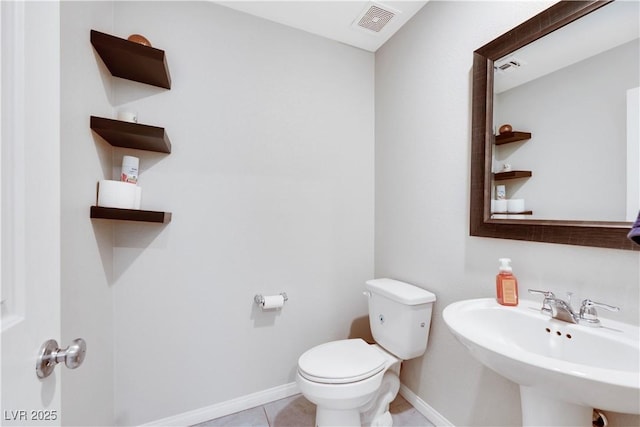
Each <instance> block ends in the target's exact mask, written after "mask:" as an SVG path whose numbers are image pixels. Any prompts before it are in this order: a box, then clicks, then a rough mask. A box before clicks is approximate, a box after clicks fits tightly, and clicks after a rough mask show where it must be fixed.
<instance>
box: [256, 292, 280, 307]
mask: <svg viewBox="0 0 640 427" xmlns="http://www.w3.org/2000/svg"><path fill="white" fill-rule="evenodd" d="M260 306H261V307H262V309H263V310H270V309H274V308H282V307H283V306H284V296H282V295H267V296H265V297H264V301H263V302H262V304H260Z"/></svg>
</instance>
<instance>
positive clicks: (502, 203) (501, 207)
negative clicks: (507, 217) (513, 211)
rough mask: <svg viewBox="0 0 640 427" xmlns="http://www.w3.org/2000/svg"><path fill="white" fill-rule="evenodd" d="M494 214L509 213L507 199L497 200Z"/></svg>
mask: <svg viewBox="0 0 640 427" xmlns="http://www.w3.org/2000/svg"><path fill="white" fill-rule="evenodd" d="M493 211H494V212H506V211H507V201H506V200H505V199H501V200H495V201H494V204H493Z"/></svg>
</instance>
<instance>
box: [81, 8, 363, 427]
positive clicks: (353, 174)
mask: <svg viewBox="0 0 640 427" xmlns="http://www.w3.org/2000/svg"><path fill="white" fill-rule="evenodd" d="M114 10H115V19H114V22H115V29H114V33H115V35H117V36H121V37H127V36H128V35H129V34H131V33H140V34H143V35H144V36H146V37H147V38H148V39H149V40H150V41H151V43H152V44H153V45H154V46H157V47H158V48H161V49H164V50H165V51H166V53H167V61H168V64H169V69H170V72H171V77H172V80H173V87H172V89H171V90H170V91H166V90H162V89H156V88H150V87H148V86H145V85H140V84H138V83H131V82H123V81H118V82H117V85H116V89H115V98H114V103H113V105H114V107H116V108H130V109H133V110H136V111H137V112H138V117H139V121H140V122H141V123H147V124H153V125H158V126H164V127H165V128H166V129H167V133H168V135H169V137H170V139H171V142H172V145H173V152H172V153H171V154H170V155H163V154H154V153H145V152H131V151H126V150H116V151H115V152H114V153H115V154H114V164H115V165H116V169H117V166H118V165H119V162H120V159H121V156H122V154H124V153H132V154H134V155H138V156H139V157H140V165H141V166H140V168H141V172H140V180H139V184H140V186H141V187H142V189H143V194H142V198H143V201H142V206H143V208H150V209H162V210H169V211H171V212H173V220H172V222H171V223H170V224H169V225H167V226H164V227H163V226H157V225H145V224H133V223H126V224H118V225H117V226H115V227H114V236H115V237H114V239H115V245H114V246H115V247H114V252H113V255H114V270H113V284H112V290H113V298H114V300H113V307H114V311H113V318H114V337H115V341H114V358H115V422H116V423H117V424H119V425H129V424H139V423H143V422H148V421H153V420H158V419H160V418H163V417H167V416H171V415H175V414H179V413H182V412H185V411H188V410H193V409H197V408H202V407H205V406H208V405H213V404H215V403H219V402H224V401H227V400H230V399H232V398H236V397H239V396H244V395H247V394H250V393H254V392H256V391H261V390H265V389H268V388H271V387H276V386H280V385H283V384H286V383H289V382H293V381H294V380H295V376H294V375H295V367H296V361H297V358H298V357H299V355H300V354H301V353H302V352H304V351H305V350H307V349H308V348H310V347H311V346H313V345H315V344H319V343H321V342H325V341H327V340H332V339H337V338H345V337H347V335H348V334H349V330H350V326H351V322H352V320H353V319H354V318H356V317H360V316H364V315H365V314H366V304H365V303H366V302H365V300H364V298H363V296H362V289H363V286H364V281H365V280H367V279H369V278H371V277H372V275H373V180H374V174H373V150H374V138H373V131H374V108H373V97H374V95H373V94H374V78H373V77H374V75H373V71H374V56H373V54H371V53H368V52H365V51H362V50H358V49H355V48H352V47H348V46H345V45H342V44H339V43H336V42H332V41H328V40H326V39H322V38H319V37H316V36H312V35H310V34H306V33H303V32H300V31H297V30H293V29H290V28H287V27H284V26H281V25H278V24H274V23H271V22H268V21H265V20H261V19H257V18H254V17H251V16H249V15H246V14H242V13H239V12H236V11H233V10H231V9H227V8H224V7H221V6H218V5H215V4H212V3H209V2H157V3H152V2H115V3H114ZM88 113H89V112H87V114H88ZM282 291H285V292H287V294H288V296H289V301H288V302H287V304H286V306H285V307H284V309H283V310H282V311H281V312H275V313H273V312H272V313H263V312H261V311H260V310H257V309H256V306H255V304H254V302H253V297H254V295H255V294H257V293H264V294H276V293H279V292H282Z"/></svg>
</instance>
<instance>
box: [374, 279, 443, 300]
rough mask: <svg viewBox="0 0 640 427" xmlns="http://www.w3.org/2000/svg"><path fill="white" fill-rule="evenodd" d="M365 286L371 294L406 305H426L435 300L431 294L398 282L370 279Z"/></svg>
mask: <svg viewBox="0 0 640 427" xmlns="http://www.w3.org/2000/svg"><path fill="white" fill-rule="evenodd" d="M366 286H367V289H368V290H369V291H371V292H374V293H377V294H379V295H382V296H385V297H387V298H389V299H392V300H394V301H398V302H399V303H402V304H406V305H418V304H426V303H429V302H434V301H435V300H436V296H435V295H434V294H433V293H431V292H429V291H427V290H425V289H422V288H419V287H417V286H415V285H410V284H408V283H405V282H400V281H399V280H393V279H386V278H385V279H372V280H367V282H366Z"/></svg>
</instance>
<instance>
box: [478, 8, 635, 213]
mask: <svg viewBox="0 0 640 427" xmlns="http://www.w3.org/2000/svg"><path fill="white" fill-rule="evenodd" d="M639 17H640V2H637V1H615V2H613V3H610V4H608V5H606V6H605V7H601V8H599V9H598V10H595V11H594V12H591V13H589V14H588V15H586V16H583V17H581V18H580V19H578V20H576V21H574V22H571V23H570V24H568V25H566V26H564V27H562V28H560V29H558V30H556V31H554V32H552V33H550V34H547V35H546V36H544V37H542V38H540V39H538V40H536V41H534V42H532V43H529V44H527V45H526V46H524V47H522V48H520V49H518V50H516V51H514V52H511V53H509V54H507V55H504V56H502V57H500V58H499V59H497V60H495V61H494V63H493V68H494V99H493V133H494V134H495V135H496V138H495V144H494V145H493V149H492V153H491V160H492V161H491V169H492V171H491V172H492V174H491V177H492V182H491V197H490V198H491V205H492V206H491V211H490V212H491V219H509V220H511V219H516V220H520V219H525V220H578V221H633V220H635V218H636V216H637V215H638V210H639V209H640V135H639V134H640V107H639V105H640V38H639V36H640V26H639V21H640V19H639ZM505 124H509V125H511V127H512V131H511V132H508V129H502V130H503V132H502V133H500V128H501V126H502V125H505ZM529 133H530V136H529V135H528V134H529ZM514 177H515V178H514ZM503 192H504V193H505V194H504V199H505V200H506V202H505V201H503V200H497V201H496V200H494V199H500V198H501V197H502V193H503Z"/></svg>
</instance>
